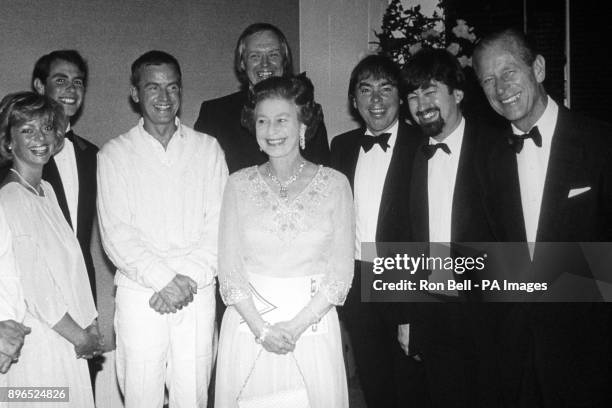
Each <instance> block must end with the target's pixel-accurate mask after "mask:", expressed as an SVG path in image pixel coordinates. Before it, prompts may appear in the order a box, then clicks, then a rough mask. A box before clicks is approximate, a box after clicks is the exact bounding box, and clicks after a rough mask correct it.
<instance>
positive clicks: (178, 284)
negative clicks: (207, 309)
mask: <svg viewBox="0 0 612 408" xmlns="http://www.w3.org/2000/svg"><path fill="white" fill-rule="evenodd" d="M197 291H198V286H197V284H196V283H195V281H194V280H193V279H191V278H190V277H188V276H185V275H181V274H180V273H177V274H176V276H175V277H174V278H173V279H172V280H171V281H170V282H169V283H168V284H167V285H166V286H165V287H164V288H163V289H162V290H160V291H159V292H158V293H159V296H160V297H161V298H162V299H163V301H164V302H165V303H166V304H167V305H168V306H172V310H171V313H174V312H176V310H177V309H178V310H180V309H182V308H183V307H185V306H187V305H188V304H189V303H191V301H192V300H193V295H194V294H195V293H197Z"/></svg>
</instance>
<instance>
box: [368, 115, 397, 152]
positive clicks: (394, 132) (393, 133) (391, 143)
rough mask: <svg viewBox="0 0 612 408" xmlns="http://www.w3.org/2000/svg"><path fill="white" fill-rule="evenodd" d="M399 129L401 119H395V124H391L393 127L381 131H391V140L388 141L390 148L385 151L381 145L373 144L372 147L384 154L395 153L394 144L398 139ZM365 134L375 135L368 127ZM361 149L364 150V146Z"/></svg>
mask: <svg viewBox="0 0 612 408" xmlns="http://www.w3.org/2000/svg"><path fill="white" fill-rule="evenodd" d="M398 129H399V119H396V120H395V123H394V124H393V125H391V127H390V128H389V129H387V130H386V131H385V132H381V133H391V136H389V140H388V141H387V143H388V144H389V148H388V149H387V151H386V152H385V151H383V149H382V147H380V146H373V147H372V149H377V150H375V151H379V150H380V152H381V153H383V154H387V153H388V154H392V153H393V146H395V141H396V140H397V130H398ZM365 135H366V136H374V133H372V131H370V129H367V130H366V131H365ZM361 151H362V152H363V147H362V148H361Z"/></svg>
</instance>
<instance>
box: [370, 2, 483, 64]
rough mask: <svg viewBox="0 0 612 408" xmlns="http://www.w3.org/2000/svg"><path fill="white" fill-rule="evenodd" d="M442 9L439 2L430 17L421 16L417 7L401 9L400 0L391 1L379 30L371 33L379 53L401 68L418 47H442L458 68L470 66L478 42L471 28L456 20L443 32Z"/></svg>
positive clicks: (464, 22) (441, 4) (441, 3)
mask: <svg viewBox="0 0 612 408" xmlns="http://www.w3.org/2000/svg"><path fill="white" fill-rule="evenodd" d="M443 7H444V0H440V1H439V2H438V5H437V6H436V9H435V10H434V12H433V14H432V15H431V16H425V15H423V13H421V6H420V5H416V6H413V7H410V8H408V9H406V10H404V7H403V6H402V3H401V0H391V2H390V3H389V6H388V7H387V10H386V11H385V15H384V16H383V24H382V31H381V32H374V34H375V35H376V37H377V38H378V42H376V44H378V47H379V53H381V54H384V55H388V56H389V57H390V58H392V59H393V60H394V61H395V62H396V63H397V64H399V65H400V66H401V67H403V66H404V64H405V63H406V61H407V60H408V58H410V56H412V55H414V53H416V52H417V51H418V50H420V49H421V48H424V47H431V48H446V49H447V50H448V51H449V52H451V53H452V54H453V55H455V56H456V57H457V59H458V60H459V62H460V63H461V66H463V67H466V66H471V65H472V51H473V50H474V47H475V45H476V41H477V40H478V37H477V36H476V34H475V33H474V28H473V27H470V26H469V25H468V24H467V22H466V21H465V20H461V19H457V20H456V25H455V26H454V27H453V28H452V30H450V31H447V30H446V27H445V24H444V18H443V17H442V13H443V11H444V8H443Z"/></svg>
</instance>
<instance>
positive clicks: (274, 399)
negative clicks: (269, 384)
mask: <svg viewBox="0 0 612 408" xmlns="http://www.w3.org/2000/svg"><path fill="white" fill-rule="evenodd" d="M262 352H263V348H262V349H261V350H259V353H258V354H257V357H256V358H255V361H254V362H253V367H252V368H251V371H250V372H249V375H248V376H247V378H246V379H245V380H244V384H243V385H242V388H241V389H240V392H239V393H238V397H236V402H237V403H238V407H239V408H310V401H309V400H308V393H307V392H306V381H305V379H304V373H302V370H301V369H300V366H299V364H298V362H297V360H296V358H295V356H294V355H293V353H291V357H293V361H294V362H295V365H296V366H297V369H298V371H299V372H300V376H301V377H302V381H303V385H302V386H301V387H299V388H294V389H290V390H282V391H277V392H274V393H269V394H264V395H255V396H252V397H247V398H242V393H243V391H244V389H245V388H246V386H247V384H248V382H249V379H250V378H251V375H252V374H253V370H254V369H255V364H257V360H259V356H261V353H262Z"/></svg>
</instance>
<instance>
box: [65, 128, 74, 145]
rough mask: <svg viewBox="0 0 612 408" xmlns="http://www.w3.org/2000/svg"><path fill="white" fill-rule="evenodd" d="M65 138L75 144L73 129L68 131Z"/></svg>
mask: <svg viewBox="0 0 612 408" xmlns="http://www.w3.org/2000/svg"><path fill="white" fill-rule="evenodd" d="M64 137H65V138H66V139H68V140H70V141H71V142H72V143H74V132H73V131H72V129H70V130H69V131H67V132H66V134H65V135H64Z"/></svg>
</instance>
